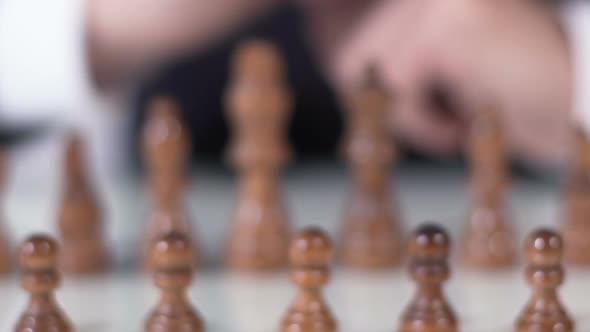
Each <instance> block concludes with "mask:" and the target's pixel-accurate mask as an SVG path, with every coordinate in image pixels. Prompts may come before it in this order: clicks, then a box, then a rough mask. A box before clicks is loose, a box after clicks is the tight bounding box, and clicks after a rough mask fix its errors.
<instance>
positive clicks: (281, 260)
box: [225, 40, 292, 272]
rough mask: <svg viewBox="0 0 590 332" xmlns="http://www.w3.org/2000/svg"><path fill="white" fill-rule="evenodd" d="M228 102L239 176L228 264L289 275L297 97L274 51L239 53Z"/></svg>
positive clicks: (252, 44)
mask: <svg viewBox="0 0 590 332" xmlns="http://www.w3.org/2000/svg"><path fill="white" fill-rule="evenodd" d="M225 102H226V106H227V107H226V108H227V116H228V121H229V124H230V126H231V131H232V138H231V142H230V144H229V149H228V159H229V162H230V163H231V164H232V166H233V167H234V168H235V169H236V170H237V172H238V173H239V181H238V190H237V192H238V193H237V197H236V206H235V208H234V212H233V214H232V217H231V218H232V222H231V226H230V229H229V231H228V236H227V240H226V248H225V261H226V264H227V265H228V266H229V267H230V268H232V269H233V270H239V271H246V272H265V271H276V270H281V269H284V268H286V266H287V261H288V259H287V249H288V248H287V243H288V241H289V237H290V227H289V221H288V214H287V211H286V207H285V206H284V202H283V198H282V187H281V184H280V173H281V171H282V168H283V166H284V165H285V164H286V163H287V162H288V161H289V159H290V156H291V152H290V148H289V145H288V140H287V133H288V128H287V125H288V120H289V118H290V114H291V111H292V96H291V91H290V89H289V87H288V84H287V79H286V66H285V64H284V61H283V59H282V56H281V54H280V52H279V50H278V49H277V48H276V47H275V46H274V45H272V44H271V43H269V42H267V41H264V40H249V41H245V42H243V43H242V44H241V45H240V46H239V47H238V49H237V50H236V52H235V57H234V59H233V66H232V79H231V82H230V84H229V86H228V88H227V94H226V100H225Z"/></svg>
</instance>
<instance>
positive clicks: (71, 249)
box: [58, 134, 110, 274]
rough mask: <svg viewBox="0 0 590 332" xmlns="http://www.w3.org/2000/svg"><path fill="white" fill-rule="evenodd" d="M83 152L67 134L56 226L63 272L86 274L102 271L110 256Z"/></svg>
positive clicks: (79, 142) (77, 141)
mask: <svg viewBox="0 0 590 332" xmlns="http://www.w3.org/2000/svg"><path fill="white" fill-rule="evenodd" d="M83 150H84V147H83V142H82V139H81V138H80V137H79V136H78V135H77V134H71V135H70V136H69V137H68V138H67V141H66V147H65V155H64V166H65V174H64V181H65V182H64V184H63V186H64V188H63V194H62V197H61V205H60V207H59V211H58V226H59V230H60V236H61V242H62V251H61V255H62V256H61V257H60V264H61V267H62V269H63V271H64V272H67V273H80V274H87V273H96V272H101V271H104V270H106V269H107V268H108V266H109V265H110V254H109V252H108V250H107V245H106V243H105V240H104V236H103V222H102V213H101V211H100V206H99V203H98V201H97V199H96V196H95V193H94V191H93V189H92V187H91V184H90V181H89V179H88V176H87V175H86V165H85V163H84V156H83Z"/></svg>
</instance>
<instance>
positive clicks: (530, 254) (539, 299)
mask: <svg viewBox="0 0 590 332" xmlns="http://www.w3.org/2000/svg"><path fill="white" fill-rule="evenodd" d="M524 250H525V253H526V257H527V259H528V266H527V269H526V278H527V282H528V284H529V285H530V287H531V288H532V289H533V292H532V297H531V299H530V300H529V302H528V303H527V304H526V306H525V308H524V310H523V311H522V313H521V314H520V316H519V317H518V319H517V321H516V331H517V332H554V331H559V332H572V331H573V330H574V323H573V322H572V320H571V319H570V317H569V315H568V313H567V312H566V311H565V309H564V307H563V305H562V304H561V302H560V300H559V297H558V295H557V287H558V286H559V285H561V284H562V283H563V279H564V271H563V266H562V264H561V257H562V252H563V242H562V240H561V237H560V236H559V234H557V233H555V232H553V231H550V230H547V229H540V230H537V231H535V232H533V233H532V234H531V235H529V237H528V238H527V239H526V241H525V248H524Z"/></svg>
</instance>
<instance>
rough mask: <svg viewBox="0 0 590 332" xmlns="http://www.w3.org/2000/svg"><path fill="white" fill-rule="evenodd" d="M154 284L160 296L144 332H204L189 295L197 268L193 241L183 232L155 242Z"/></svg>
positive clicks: (171, 233)
mask: <svg viewBox="0 0 590 332" xmlns="http://www.w3.org/2000/svg"><path fill="white" fill-rule="evenodd" d="M150 254H151V264H150V266H151V267H152V268H153V269H154V283H155V285H156V286H157V287H158V288H159V289H160V292H161V296H160V300H159V302H158V304H157V305H156V307H155V308H154V309H153V310H152V311H151V313H150V314H149V316H148V318H147V320H146V323H145V328H144V331H145V332H183V331H186V332H203V331H204V330H205V327H204V325H203V322H202V320H201V318H200V317H199V314H198V313H197V312H196V311H195V309H194V308H193V307H192V305H191V304H190V303H189V300H188V299H187V296H186V290H187V288H188V287H189V285H190V284H191V280H192V277H193V269H194V261H195V258H194V254H193V248H192V246H191V242H190V239H189V238H188V237H187V236H186V234H185V233H184V232H176V231H174V232H170V233H168V234H164V235H163V236H160V237H158V238H157V239H155V240H154V242H152V248H151V251H150Z"/></svg>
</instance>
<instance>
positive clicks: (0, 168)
mask: <svg viewBox="0 0 590 332" xmlns="http://www.w3.org/2000/svg"><path fill="white" fill-rule="evenodd" d="M7 168H8V165H7V154H6V151H0V190H2V188H4V184H5V180H6V170H7ZM0 217H2V216H1V215H0ZM11 256H12V255H11V253H10V242H9V240H8V234H6V228H5V227H4V225H3V224H2V223H0V274H5V273H9V272H10V271H11V270H12V259H11Z"/></svg>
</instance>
